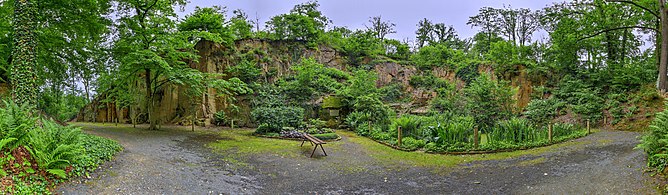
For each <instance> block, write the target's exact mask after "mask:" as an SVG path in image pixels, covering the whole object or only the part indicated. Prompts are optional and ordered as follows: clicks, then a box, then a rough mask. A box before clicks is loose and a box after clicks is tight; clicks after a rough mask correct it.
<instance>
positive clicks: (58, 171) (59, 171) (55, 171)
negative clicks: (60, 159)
mask: <svg viewBox="0 0 668 195" xmlns="http://www.w3.org/2000/svg"><path fill="white" fill-rule="evenodd" d="M46 172H47V173H51V174H53V175H55V176H58V177H60V178H67V173H66V172H65V171H64V170H62V169H47V170H46Z"/></svg>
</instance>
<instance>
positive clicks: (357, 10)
mask: <svg viewBox="0 0 668 195" xmlns="http://www.w3.org/2000/svg"><path fill="white" fill-rule="evenodd" d="M563 1H564V0H412V1H405V0H320V1H319V3H320V11H322V12H323V14H325V16H327V17H329V18H330V19H331V20H332V21H333V23H334V26H347V27H348V28H350V29H363V28H364V24H365V23H368V22H367V21H368V19H369V17H372V16H378V15H381V16H382V18H383V19H384V20H389V21H391V22H393V23H395V24H396V25H397V26H396V31H397V33H396V34H392V35H388V37H390V38H393V39H398V40H403V39H404V38H410V39H414V38H415V30H416V29H417V27H416V25H417V23H418V21H420V20H421V19H422V18H427V19H429V20H431V21H432V22H434V23H441V22H442V23H445V24H447V25H453V26H454V27H455V29H456V30H457V32H458V33H459V36H460V37H461V38H468V37H471V36H473V35H474V34H475V33H476V32H477V31H478V30H477V29H471V27H470V26H468V25H466V22H467V21H468V18H469V17H470V16H474V15H476V14H477V13H478V10H479V9H480V8H482V7H496V8H500V7H503V5H504V4H505V5H511V6H512V7H513V8H530V9H532V10H536V9H541V8H543V7H545V6H546V5H550V4H552V3H553V2H563ZM303 2H307V0H225V1H223V0H191V2H190V3H189V4H188V6H187V7H186V10H185V12H182V13H180V15H181V16H183V15H186V14H187V13H190V12H192V10H194V8H195V6H200V7H209V6H214V5H219V6H225V7H227V10H228V15H231V12H232V10H235V9H242V10H244V11H245V12H246V13H247V14H248V15H249V17H250V19H252V20H255V18H256V16H257V18H259V20H260V23H261V24H260V25H261V26H260V27H261V28H262V27H264V23H265V21H267V20H268V19H269V18H271V17H273V16H276V15H279V14H282V13H287V12H289V11H290V9H292V7H293V6H294V5H296V4H299V3H303ZM535 38H540V35H538V36H537V37H535Z"/></svg>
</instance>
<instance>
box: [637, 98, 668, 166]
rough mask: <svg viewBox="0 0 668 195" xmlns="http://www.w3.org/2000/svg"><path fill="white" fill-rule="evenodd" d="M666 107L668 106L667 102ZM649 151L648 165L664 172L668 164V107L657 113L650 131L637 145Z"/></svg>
mask: <svg viewBox="0 0 668 195" xmlns="http://www.w3.org/2000/svg"><path fill="white" fill-rule="evenodd" d="M665 108H668V103H666V106H665ZM637 147H638V148H641V149H643V150H645V152H647V156H648V157H647V166H649V167H652V168H655V169H657V170H658V171H659V172H663V171H664V170H665V168H666V166H668V109H665V110H664V111H663V112H659V113H656V117H655V118H654V121H652V124H651V125H650V126H649V132H648V133H647V134H646V135H644V136H643V137H642V141H641V143H640V144H638V146H637Z"/></svg>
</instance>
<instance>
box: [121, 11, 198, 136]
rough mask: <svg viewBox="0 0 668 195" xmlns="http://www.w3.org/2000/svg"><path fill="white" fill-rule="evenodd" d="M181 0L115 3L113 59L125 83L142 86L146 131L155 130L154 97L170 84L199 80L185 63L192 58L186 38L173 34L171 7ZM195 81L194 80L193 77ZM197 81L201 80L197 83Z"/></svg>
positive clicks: (174, 26) (173, 15) (173, 24)
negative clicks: (117, 19)
mask: <svg viewBox="0 0 668 195" xmlns="http://www.w3.org/2000/svg"><path fill="white" fill-rule="evenodd" d="M185 3H186V1H185V0H143V1H133V0H128V1H119V2H118V5H117V6H118V8H117V9H118V10H119V12H120V13H122V14H121V15H120V19H119V22H118V23H117V24H116V25H117V28H118V33H119V35H118V36H119V39H118V40H117V41H116V43H115V48H114V50H115V51H114V58H115V60H117V61H118V62H119V63H120V70H121V75H123V77H122V78H128V80H127V81H124V82H125V83H128V84H132V83H141V82H140V80H142V79H143V83H142V84H143V85H144V90H145V91H144V93H145V95H144V97H145V98H144V110H145V112H146V113H147V115H148V120H149V121H148V122H149V124H150V126H149V129H157V125H158V123H159V121H158V117H156V116H155V115H156V113H155V110H154V108H155V102H156V98H155V96H156V94H158V93H159V92H160V89H162V87H165V86H166V85H168V84H169V83H171V82H183V81H182V80H184V78H185V77H188V76H191V77H200V78H201V76H198V75H197V74H196V72H197V71H196V70H193V69H190V68H189V67H187V66H186V63H185V61H187V60H193V59H196V57H197V56H196V55H195V53H194V51H193V50H194V49H193V47H192V46H193V45H192V44H191V43H190V42H189V41H188V38H189V36H188V35H184V34H179V33H176V22H175V21H174V19H175V18H176V13H175V12H174V7H175V6H184V5H185ZM193 79H195V80H196V79H197V78H193ZM199 81H200V82H201V81H202V80H199Z"/></svg>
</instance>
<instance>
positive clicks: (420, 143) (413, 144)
mask: <svg viewBox="0 0 668 195" xmlns="http://www.w3.org/2000/svg"><path fill="white" fill-rule="evenodd" d="M424 145H425V141H424V140H418V139H415V138H412V137H405V138H402V139H401V148H404V149H407V150H416V149H420V148H422V147H424Z"/></svg>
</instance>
